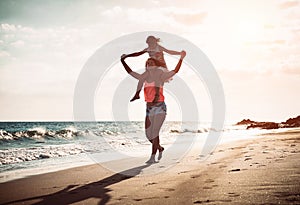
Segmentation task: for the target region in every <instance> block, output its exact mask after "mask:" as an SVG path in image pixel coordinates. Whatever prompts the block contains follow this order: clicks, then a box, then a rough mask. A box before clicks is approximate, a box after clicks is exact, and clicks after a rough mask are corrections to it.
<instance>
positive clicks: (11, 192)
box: [0, 130, 300, 204]
mask: <svg viewBox="0 0 300 205" xmlns="http://www.w3.org/2000/svg"><path fill="white" fill-rule="evenodd" d="M299 159H300V132H299V130H297V131H293V132H285V133H279V134H272V135H265V136H263V137H262V138H258V139H254V140H253V139H251V140H244V141H239V142H233V143H231V144H225V145H222V146H219V147H218V148H217V149H216V150H215V151H214V153H212V154H211V156H210V157H209V158H208V159H206V160H204V161H203V160H201V158H200V157H199V156H198V155H197V154H195V153H191V154H189V155H187V157H185V158H184V159H183V160H181V161H178V162H174V163H175V164H176V165H175V166H173V167H171V168H170V169H166V170H165V171H163V172H160V173H159V174H152V175H143V174H141V173H143V172H144V170H147V169H148V170H149V169H150V170H151V169H160V168H162V167H163V164H161V163H157V164H154V165H151V166H148V165H146V164H143V162H142V161H140V162H138V163H137V164H136V165H135V166H133V167H132V168H131V169H128V170H125V171H123V172H120V173H114V172H112V171H109V170H107V169H105V168H103V167H101V166H100V165H98V164H97V165H89V166H83V167H77V168H72V169H68V170H63V171H59V172H53V173H47V174H42V175H36V176H31V177H27V178H23V179H18V180H14V181H10V182H6V183H1V184H0V190H1V192H0V203H1V204H300V160H299ZM117 163H119V164H120V163H128V161H126V160H125V161H118V162H117ZM131 163H134V162H131ZM128 174H129V175H128Z"/></svg>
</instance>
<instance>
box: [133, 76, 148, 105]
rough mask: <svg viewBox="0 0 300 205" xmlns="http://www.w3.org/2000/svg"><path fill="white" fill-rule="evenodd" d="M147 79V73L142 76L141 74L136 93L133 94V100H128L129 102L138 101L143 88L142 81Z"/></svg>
mask: <svg viewBox="0 0 300 205" xmlns="http://www.w3.org/2000/svg"><path fill="white" fill-rule="evenodd" d="M147 77H148V72H147V71H145V72H144V73H143V74H142V77H141V79H140V80H139V82H138V85H137V88H136V92H135V95H134V96H133V98H132V99H131V100H130V102H132V101H135V100H137V99H140V92H141V90H142V88H143V84H144V81H145V80H146V78H147Z"/></svg>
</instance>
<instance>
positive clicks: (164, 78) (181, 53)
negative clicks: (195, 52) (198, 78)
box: [162, 51, 186, 81]
mask: <svg viewBox="0 0 300 205" xmlns="http://www.w3.org/2000/svg"><path fill="white" fill-rule="evenodd" d="M185 56H186V52H185V51H181V52H180V59H179V61H178V63H177V65H176V67H175V69H174V70H171V71H169V72H166V73H163V74H162V80H163V81H165V80H167V79H169V78H171V77H172V76H174V75H175V74H176V73H178V71H179V70H180V67H181V64H182V61H183V59H184V57H185Z"/></svg>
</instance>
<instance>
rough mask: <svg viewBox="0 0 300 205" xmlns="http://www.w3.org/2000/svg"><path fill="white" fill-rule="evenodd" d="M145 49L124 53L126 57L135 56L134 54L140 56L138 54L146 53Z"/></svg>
mask: <svg viewBox="0 0 300 205" xmlns="http://www.w3.org/2000/svg"><path fill="white" fill-rule="evenodd" d="M146 52H147V51H146V49H144V50H142V51H139V52H135V53H131V54H128V55H126V57H136V56H140V55H143V54H144V53H146Z"/></svg>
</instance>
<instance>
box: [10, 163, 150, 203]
mask: <svg viewBox="0 0 300 205" xmlns="http://www.w3.org/2000/svg"><path fill="white" fill-rule="evenodd" d="M148 166H149V165H143V166H139V167H135V168H132V169H128V170H125V171H123V172H120V173H116V174H114V175H112V176H109V177H107V178H104V179H102V180H100V181H98V182H93V183H90V184H86V185H83V186H80V185H69V186H67V187H66V188H64V189H62V190H60V191H58V192H55V193H52V194H48V195H42V196H36V197H31V198H26V199H20V200H16V201H10V202H7V203H5V204H15V203H20V204H23V203H26V202H29V201H31V200H37V199H41V201H40V202H36V203H33V204H39V205H42V204H43V205H45V204H51V205H52V204H62V205H64V204H72V203H76V202H80V201H84V200H87V199H89V198H98V199H100V201H99V202H98V204H100V205H101V204H106V203H107V202H108V201H109V200H110V198H111V196H110V195H109V194H108V193H109V192H110V191H111V189H109V188H107V187H108V186H110V185H112V184H116V183H119V182H121V181H123V180H127V179H130V178H132V177H135V176H137V175H138V174H140V173H141V171H142V170H143V169H145V168H146V167H148ZM78 186H79V187H78ZM75 187H77V188H75Z"/></svg>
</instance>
